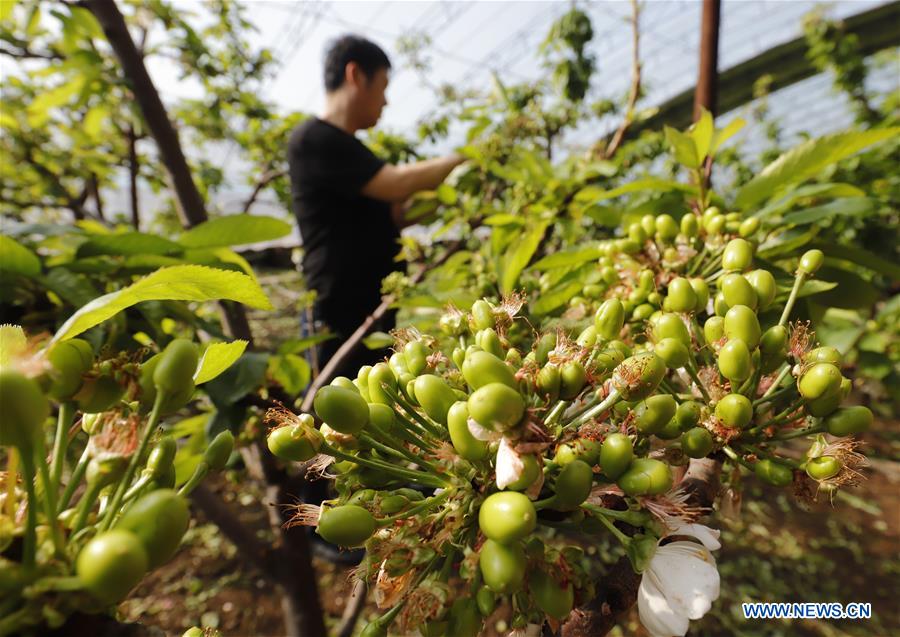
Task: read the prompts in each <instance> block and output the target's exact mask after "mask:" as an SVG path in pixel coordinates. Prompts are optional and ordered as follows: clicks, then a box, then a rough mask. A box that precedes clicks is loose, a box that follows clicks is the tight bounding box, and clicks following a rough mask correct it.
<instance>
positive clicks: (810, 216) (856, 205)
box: [782, 197, 875, 226]
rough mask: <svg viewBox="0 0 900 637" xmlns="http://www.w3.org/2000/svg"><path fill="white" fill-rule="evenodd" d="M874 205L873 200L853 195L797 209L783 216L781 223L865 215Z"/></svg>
mask: <svg viewBox="0 0 900 637" xmlns="http://www.w3.org/2000/svg"><path fill="white" fill-rule="evenodd" d="M874 207H875V205H874V202H873V201H872V200H871V199H868V198H866V197H853V198H852V199H835V200H834V201H832V202H829V203H827V204H824V205H822V206H815V207H813V208H807V209H806V210H798V211H797V212H792V213H790V214H787V215H785V216H784V219H783V220H782V221H783V223H785V224H787V225H794V226H797V225H802V224H805V223H818V222H820V221H824V220H825V219H828V218H830V217H837V216H851V217H857V216H862V215H865V214H867V213H869V212H871V211H872V209H873V208H874Z"/></svg>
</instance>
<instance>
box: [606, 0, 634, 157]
mask: <svg viewBox="0 0 900 637" xmlns="http://www.w3.org/2000/svg"><path fill="white" fill-rule="evenodd" d="M640 15H641V8H640V5H638V2H637V0H631V42H632V52H631V88H630V90H629V93H628V105H627V106H626V108H625V117H624V119H623V120H622V123H621V124H620V125H619V128H618V129H617V130H616V132H615V134H614V135H613V138H612V141H611V142H610V143H609V146H607V148H606V152H604V153H603V157H604V158H605V159H609V158H610V157H612V156H613V155H615V154H616V151H617V150H619V146H621V145H622V140H623V139H625V133H626V131H628V127H629V126H631V122H632V121H634V107H635V105H636V104H637V101H638V98H639V97H640V94H641V56H640V43H641V30H640Z"/></svg>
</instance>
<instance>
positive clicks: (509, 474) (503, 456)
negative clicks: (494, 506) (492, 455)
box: [496, 436, 525, 490]
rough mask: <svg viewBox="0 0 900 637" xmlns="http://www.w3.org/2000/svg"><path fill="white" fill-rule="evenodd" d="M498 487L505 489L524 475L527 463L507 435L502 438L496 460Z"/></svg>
mask: <svg viewBox="0 0 900 637" xmlns="http://www.w3.org/2000/svg"><path fill="white" fill-rule="evenodd" d="M496 471H497V488H498V489H501V490H502V489H505V488H506V487H507V486H509V485H511V484H512V483H514V482H515V481H516V480H518V479H519V478H521V477H522V473H523V472H524V471H525V463H524V462H523V461H522V457H521V456H520V455H519V452H518V451H516V449H515V447H514V446H513V445H512V443H511V442H510V440H509V438H506V437H505V436H504V437H503V438H501V439H500V446H499V447H498V449H497V460H496Z"/></svg>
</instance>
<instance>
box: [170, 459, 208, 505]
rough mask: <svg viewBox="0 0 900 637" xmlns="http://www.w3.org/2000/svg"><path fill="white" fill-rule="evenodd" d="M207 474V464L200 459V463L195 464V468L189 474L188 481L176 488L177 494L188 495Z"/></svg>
mask: <svg viewBox="0 0 900 637" xmlns="http://www.w3.org/2000/svg"><path fill="white" fill-rule="evenodd" d="M208 474H209V465H208V464H207V463H206V462H204V461H202V460H201V461H200V464H198V465H197V468H196V469H194V473H193V474H191V477H190V478H188V481H187V482H185V483H184V485H182V487H181V488H180V489H178V495H181V496H185V497H187V496H188V495H190V493H191V491H193V490H194V489H196V488H197V486H198V485H199V484H200V483H201V482H203V479H204V478H205V477H206V476H207V475H208Z"/></svg>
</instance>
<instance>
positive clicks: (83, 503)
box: [71, 480, 105, 536]
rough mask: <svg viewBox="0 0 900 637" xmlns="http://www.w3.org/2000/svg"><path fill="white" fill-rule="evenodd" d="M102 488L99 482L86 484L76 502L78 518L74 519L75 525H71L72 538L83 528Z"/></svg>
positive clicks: (102, 485)
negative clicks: (82, 493)
mask: <svg viewBox="0 0 900 637" xmlns="http://www.w3.org/2000/svg"><path fill="white" fill-rule="evenodd" d="M104 486H105V485H104V484H103V483H102V481H100V480H95V481H94V482H88V485H87V489H86V490H85V492H84V495H83V496H82V497H81V500H80V501H79V502H78V516H77V517H76V518H75V524H73V525H72V533H71V535H72V536H74V535H75V534H76V533H78V532H79V531H80V530H81V529H83V528H84V525H85V522H87V518H88V515H89V514H90V512H91V509H93V508H94V502H95V501H96V500H97V496H99V495H100V492H101V491H102V490H103V487H104Z"/></svg>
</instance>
